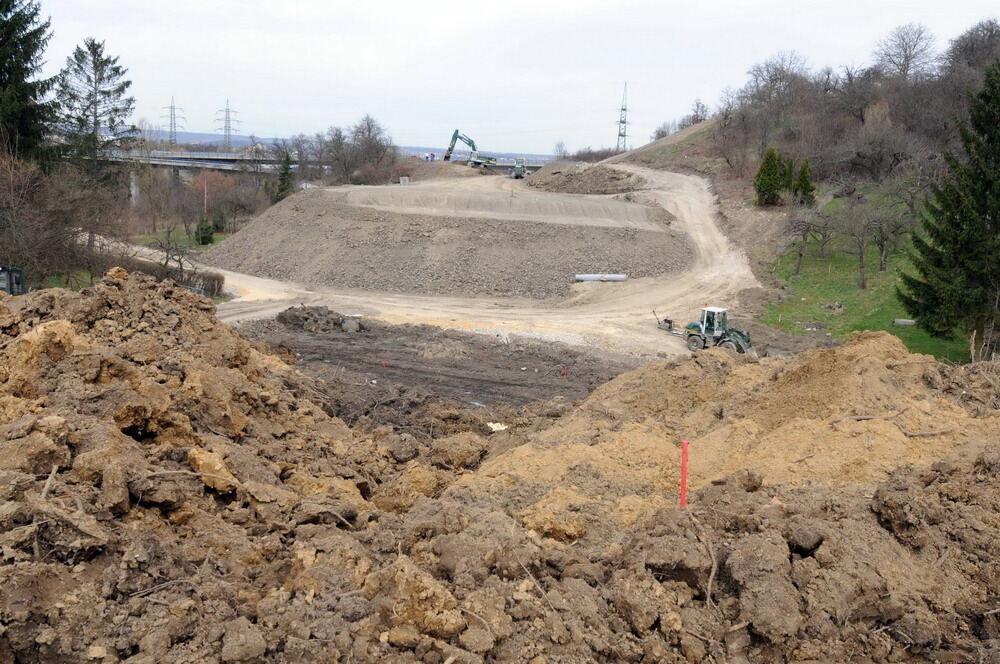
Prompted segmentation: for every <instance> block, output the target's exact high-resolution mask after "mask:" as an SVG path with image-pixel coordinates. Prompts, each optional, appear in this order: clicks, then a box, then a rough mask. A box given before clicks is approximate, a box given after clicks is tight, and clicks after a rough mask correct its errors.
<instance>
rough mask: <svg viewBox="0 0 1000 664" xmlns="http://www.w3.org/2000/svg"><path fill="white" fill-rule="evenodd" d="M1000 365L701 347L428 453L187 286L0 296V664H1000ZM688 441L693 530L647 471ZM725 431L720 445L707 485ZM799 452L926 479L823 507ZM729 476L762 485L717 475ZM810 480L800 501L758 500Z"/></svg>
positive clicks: (460, 435) (846, 492) (857, 493)
mask: <svg viewBox="0 0 1000 664" xmlns="http://www.w3.org/2000/svg"><path fill="white" fill-rule="evenodd" d="M333 334H342V333H339V332H334V333H333ZM343 336H349V335H346V334H344V335H343ZM353 336H362V335H353ZM995 373H996V369H995V368H994V367H992V366H991V365H981V366H980V367H979V368H977V369H976V370H958V369H953V368H950V367H946V366H944V365H939V364H937V363H936V362H934V361H933V360H931V359H930V358H924V357H920V356H912V355H909V354H907V353H906V352H905V351H904V350H903V349H902V347H901V346H900V345H899V343H898V342H897V341H895V340H894V339H893V338H891V337H888V336H887V335H862V336H859V337H858V338H856V339H855V340H854V341H853V342H852V343H851V344H848V345H846V346H844V347H840V348H836V349H832V350H824V351H813V352H810V353H806V354H803V356H801V357H800V358H798V359H796V360H794V361H790V362H764V363H747V362H743V361H740V360H738V359H734V358H732V357H730V356H728V355H725V354H722V353H719V352H714V351H712V352H704V353H700V354H699V355H698V356H697V357H696V358H694V359H689V360H685V361H683V362H675V363H671V364H663V363H660V364H656V365H651V366H649V367H646V368H644V369H640V370H638V371H636V372H633V373H631V374H628V375H626V376H623V377H622V378H619V379H617V380H615V381H612V382H611V383H609V384H608V385H607V386H605V387H604V388H602V389H601V390H598V392H596V393H595V394H594V395H593V396H592V397H591V398H590V399H588V400H587V401H586V402H585V403H584V404H583V406H582V408H580V409H579V410H578V411H576V410H574V409H571V408H562V409H558V410H557V411H554V412H548V413H545V414H542V413H540V412H536V413H534V414H533V413H532V412H531V411H524V412H523V413H521V414H520V416H519V417H520V418H521V419H520V420H518V421H508V422H505V423H503V424H505V425H508V428H507V429H502V428H501V427H498V426H492V427H491V426H488V423H487V422H482V423H481V424H480V425H479V426H476V425H475V424H474V423H473V422H472V421H471V420H469V421H466V424H465V425H463V426H462V427H453V428H451V429H450V430H447V431H444V432H442V434H441V435H435V436H433V437H432V439H429V440H420V439H416V438H415V437H414V436H412V435H409V434H408V433H406V432H405V431H401V430H393V429H392V428H389V427H384V428H381V429H377V430H375V431H371V432H367V433H363V434H362V433H360V432H358V431H356V430H352V429H350V428H349V427H347V426H346V425H345V424H344V423H343V422H342V421H340V420H338V419H336V418H333V417H331V416H329V415H328V414H327V413H325V412H324V410H323V409H322V408H321V407H320V405H319V403H318V401H319V399H320V398H321V397H322V395H321V393H319V392H318V391H316V389H315V388H316V385H315V384H314V383H313V382H312V381H310V380H309V379H307V378H305V377H303V376H302V375H300V374H298V373H297V372H296V371H294V370H292V369H291V368H289V367H288V366H287V365H285V364H284V363H283V362H281V361H279V360H277V359H276V358H273V357H270V356H267V355H265V354H263V353H261V352H259V351H258V350H257V349H256V348H255V347H254V346H253V345H252V344H251V343H250V342H248V341H246V340H245V339H243V338H242V337H240V336H239V335H238V334H236V333H234V332H232V331H231V330H229V329H227V328H226V327H224V326H222V325H220V324H219V323H218V322H217V321H216V320H215V319H214V316H213V308H212V305H211V303H210V302H209V301H208V300H206V299H204V298H201V297H198V296H195V295H193V294H191V293H189V292H187V291H185V290H184V289H181V288H178V287H176V286H173V285H172V284H169V283H156V282H154V281H152V280H151V279H148V278H145V277H141V276H136V275H126V274H125V273H124V272H122V271H112V272H111V273H109V275H108V276H107V277H106V278H105V279H104V280H103V281H102V282H101V283H99V284H98V285H97V286H95V287H93V288H91V289H88V290H87V291H85V292H83V293H82V294H73V293H69V292H65V291H41V292H38V293H34V294H31V295H29V296H27V297H24V298H19V299H17V300H11V299H10V298H3V299H0V496H2V502H0V588H3V592H2V593H0V660H2V661H17V662H32V663H33V662H51V661H98V662H104V661H107V662H116V661H128V662H132V663H135V664H146V663H152V662H161V661H165V662H180V661H221V662H263V661H268V662H315V661H326V660H330V661H357V662H375V661H395V662H414V663H415V662H435V663H439V664H440V663H441V662H446V661H447V662H453V663H475V664H479V663H482V662H485V661H499V662H514V661H518V662H535V664H540V663H541V662H567V663H574V664H575V663H577V662H579V663H581V664H582V663H583V662H595V661H596V662H622V661H626V662H653V661H668V662H671V661H673V662H681V661H687V662H710V661H714V662H719V661H733V662H761V663H763V662H773V661H859V662H861V661H928V662H930V661H954V662H958V661H995V659H996V657H997V655H998V650H1000V614H997V613H996V611H995V608H996V607H997V606H998V603H1000V567H998V566H997V563H996V561H997V560H998V556H1000V545H998V542H1000V537H998V535H1000V517H998V511H1000V504H998V502H997V496H1000V450H998V449H997V448H996V447H990V446H988V445H986V444H985V443H984V440H985V439H987V438H992V439H993V440H995V439H996V433H997V431H996V426H997V415H996V412H995V411H994V410H993V405H995V404H996V403H997V401H996V400H997V398H998V392H997V388H996V385H997V382H996V381H995V380H993V378H994V374H995ZM963 380H968V381H969V383H970V385H969V389H967V390H965V392H970V393H968V394H962V392H963V390H962V389H960V385H961V384H962V381H963ZM904 409H905V410H904ZM900 410H903V411H904V412H902V413H899V414H896V413H898V411H900ZM873 414H874V415H878V416H880V417H881V416H887V415H892V416H893V417H885V419H879V420H875V419H869V420H862V419H854V420H849V419H847V420H845V419H840V418H842V417H844V416H848V415H850V416H854V417H856V418H860V417H862V416H869V415H873ZM441 417H442V421H445V420H444V415H442V416H441ZM553 422H554V423H553ZM585 423H588V424H589V426H590V430H589V431H586V432H585V431H583V429H582V427H583V425H584V424H585ZM493 424H494V425H495V424H497V423H493ZM931 424H933V425H934V426H936V427H939V428H944V427H947V428H950V429H951V431H949V432H948V433H946V434H937V435H934V436H931V435H927V436H916V437H912V438H911V437H906V436H904V437H906V438H907V440H908V441H910V444H911V445H912V447H911V448H910V449H907V450H900V449H899V448H898V444H900V443H901V442H902V441H900V440H899V439H897V438H895V435H896V433H894V432H904V429H905V430H906V431H909V432H910V433H911V434H914V433H926V434H929V431H926V430H924V428H926V427H929V426H931ZM489 431H495V433H492V434H490V433H489ZM687 432H691V433H687ZM678 434H681V435H690V436H691V437H692V438H694V439H695V440H694V442H693V457H694V458H695V460H696V465H695V476H696V480H697V482H696V483H697V484H699V485H701V486H702V488H701V489H700V490H699V491H697V492H696V493H695V495H694V496H693V499H692V506H691V508H690V509H689V510H687V511H681V510H677V509H675V508H674V507H673V505H674V504H675V501H676V496H675V495H674V494H673V493H672V489H673V481H672V478H670V477H669V474H668V470H667V467H666V466H665V465H664V464H662V463H661V464H659V467H658V468H654V467H655V466H657V463H658V461H659V459H660V458H661V457H662V458H664V459H665V458H666V456H674V453H675V452H676V448H673V443H672V442H670V441H673V440H676V438H677V437H678ZM778 434H780V438H781V439H782V440H783V439H785V438H788V439H789V441H790V442H788V443H787V446H788V448H789V449H785V446H784V445H783V444H782V442H781V440H774V439H773V436H774V435H778ZM796 435H797V436H798V438H792V437H793V436H796ZM699 436H700V437H699ZM712 436H716V437H728V438H729V439H731V441H732V444H731V446H724V447H722V448H721V452H717V458H716V463H715V466H714V467H712V468H708V467H706V466H701V467H698V466H697V459H698V458H699V457H704V456H707V455H708V453H709V452H710V451H711V450H713V449H720V448H713V447H712V445H713V444H714V443H712V442H711V441H712ZM630 438H634V439H636V440H638V441H640V443H642V444H645V445H646V447H645V448H643V447H642V445H641V444H634V445H626V443H627V442H628V440H629V439H630ZM654 438H657V439H658V442H657V443H656V445H657V446H658V447H656V446H654V445H653V442H652V441H653V439H654ZM613 439H617V440H618V442H619V443H621V444H622V445H621V446H620V447H619V448H618V449H617V450H612V449H611V447H610V446H609V445H608V443H609V441H611V440H613ZM751 443H752V444H751ZM805 444H808V445H809V446H810V449H812V450H813V451H814V452H815V453H816V455H817V456H816V457H815V458H817V459H819V458H820V457H821V455H824V456H830V457H833V456H835V454H834V450H836V451H837V452H838V454H842V455H843V456H844V457H845V458H847V459H848V460H849V459H850V458H851V456H852V455H855V458H857V459H858V460H859V461H863V462H865V463H871V464H872V465H874V466H875V467H878V468H887V467H888V466H889V462H888V461H887V460H884V459H883V452H882V446H883V445H886V446H888V447H889V449H891V450H893V453H894V454H896V455H897V457H896V459H895V460H894V462H898V461H900V460H905V459H906V455H911V456H912V460H913V461H915V462H916V464H917V467H915V468H910V469H906V468H904V469H902V470H898V471H895V472H893V473H891V474H889V475H885V473H883V472H882V471H881V470H880V471H878V472H875V471H863V472H862V471H858V472H853V474H851V475H850V476H849V477H848V478H847V481H849V480H852V479H853V480H859V481H866V480H868V479H870V478H872V477H875V476H877V477H878V478H880V479H879V481H878V482H877V483H874V484H868V483H866V484H862V485H854V484H842V485H839V486H838V485H833V486H831V485H828V484H825V483H822V482H820V481H819V480H820V479H821V478H823V477H829V476H830V475H824V474H823V472H821V471H818V470H815V469H814V470H813V471H809V470H808V468H809V466H808V465H807V462H811V461H813V459H812V458H810V459H808V460H807V462H803V463H802V464H796V465H794V466H792V465H790V464H794V463H795V460H794V459H793V460H791V461H789V462H787V463H786V461H785V460H786V459H787V458H788V457H790V456H791V455H793V454H797V453H800V452H799V451H798V450H797V449H796V446H799V445H805ZM859 447H863V448H864V450H865V451H864V453H863V455H860V456H859V455H858V453H857V451H856V450H857V449H858V448H859ZM975 447H979V448H980V449H979V452H978V453H976V454H972V449H973V448H975ZM662 448H666V449H668V450H670V451H671V454H666V453H663V454H661V453H660V452H659V450H660V449H662ZM671 448H673V449H671ZM543 449H549V450H550V451H559V452H560V454H559V455H555V456H553V457H552V458H553V459H554V460H555V461H556V462H558V463H556V464H555V465H554V466H553V467H552V468H546V467H544V466H542V465H538V464H535V463H534V460H535V459H536V458H537V457H533V456H531V455H530V454H529V455H524V453H523V452H522V450H528V451H532V454H534V453H535V452H536V451H538V450H543ZM587 449H593V450H594V453H593V454H592V456H587V453H586V450H587ZM734 451H735V453H733V452H734ZM953 452H959V453H961V452H968V454H967V455H966V457H967V458H959V459H958V460H954V461H939V462H935V463H931V462H930V459H931V458H932V456H933V455H934V454H936V455H937V456H939V457H944V456H949V455H952V453H953ZM658 455H660V456H658ZM741 455H742V457H743V458H744V460H745V461H746V462H747V463H749V464H750V465H751V466H753V465H760V466H761V468H760V472H758V471H755V470H740V471H738V472H736V473H732V474H730V475H728V476H726V477H722V475H723V474H724V473H725V472H726V471H727V468H728V466H729V465H733V464H737V463H738V460H737V458H738V457H740V456H741ZM761 455H765V456H767V458H768V459H772V458H773V459H775V461H774V462H773V464H768V463H764V462H761V463H759V464H758V462H757V459H759V458H761ZM961 456H962V455H961V454H959V457H961ZM730 457H733V458H732V459H730ZM563 460H568V463H562V461H563ZM828 461H829V460H828ZM831 463H832V462H831ZM838 463H840V462H839V461H838ZM613 464H617V465H613ZM772 465H773V466H774V468H772V467H771V466H772ZM793 467H795V468H800V467H801V468H803V469H806V470H804V471H802V472H803V473H804V474H805V476H806V477H811V478H812V480H813V481H812V482H811V483H805V484H802V485H800V486H790V487H789V486H784V487H782V486H767V485H766V484H765V483H764V481H763V479H766V478H767V477H777V478H779V479H780V478H782V477H785V476H786V475H787V474H788V473H789V472H790V470H789V469H790V468H793ZM846 467H847V468H848V469H849V470H855V471H857V467H856V466H852V465H850V464H847V466H846ZM829 472H831V473H832V471H829ZM657 473H659V476H658V475H657ZM761 473H764V478H762V475H761ZM663 476H666V477H663ZM709 478H712V481H709Z"/></svg>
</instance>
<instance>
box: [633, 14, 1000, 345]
mask: <svg viewBox="0 0 1000 664" xmlns="http://www.w3.org/2000/svg"><path fill="white" fill-rule="evenodd" d="M998 59H1000V22H998V21H997V20H996V19H987V20H984V21H981V22H980V23H977V24H976V25H974V26H972V27H970V28H969V29H968V30H966V31H964V32H963V33H962V34H960V35H958V36H957V37H955V38H954V39H951V40H950V41H948V42H947V43H945V44H944V45H943V46H942V47H939V42H938V40H937V38H936V37H935V36H934V35H933V34H931V33H930V31H929V30H928V29H927V28H925V27H924V26H921V25H917V24H907V25H902V26H899V27H897V28H895V29H894V30H892V31H891V32H890V33H889V34H887V35H886V36H885V37H883V38H882V39H881V40H879V41H878V42H877V43H876V44H874V45H873V47H872V53H871V61H870V63H869V64H867V65H863V66H858V65H839V66H835V65H830V66H822V67H818V68H816V67H810V66H809V64H808V63H807V62H806V61H805V59H804V58H803V57H802V56H800V55H798V54H797V53H795V52H783V53H779V54H777V55H775V56H774V57H772V58H769V59H767V60H765V61H764V62H761V63H758V64H755V65H753V66H752V67H750V68H749V69H748V71H747V81H746V83H745V84H744V85H743V86H742V87H740V88H737V89H730V90H725V91H724V92H723V93H722V95H721V98H720V101H719V103H718V106H717V107H716V109H715V112H714V114H711V115H710V116H706V117H705V119H704V120H703V121H702V122H700V123H693V124H692V123H691V116H688V117H687V118H684V119H682V120H681V121H679V122H677V123H664V125H663V126H662V127H661V130H658V132H657V134H656V135H654V138H657V137H663V140H660V141H658V142H656V143H653V144H651V145H650V146H648V147H647V148H644V149H642V150H640V151H639V152H638V153H637V154H636V155H635V157H634V159H633V160H634V161H637V162H639V163H644V164H646V165H650V166H655V167H661V168H679V169H687V170H695V171H697V172H700V173H703V174H705V175H708V176H710V177H711V178H712V179H713V181H714V183H715V185H716V189H717V191H718V192H719V194H720V199H721V201H720V202H721V205H722V208H723V212H724V213H725V214H726V215H727V216H728V217H729V218H730V220H731V221H732V224H731V226H732V228H731V230H732V231H733V234H734V237H735V238H736V239H737V241H738V242H742V244H743V245H744V248H745V249H746V250H747V251H748V253H750V254H751V255H752V256H753V257H754V258H756V260H755V265H756V269H757V271H758V272H759V273H760V274H761V276H762V277H763V278H765V280H766V281H769V282H770V283H771V284H772V285H774V286H780V287H781V288H782V289H783V296H782V297H781V298H780V299H781V301H780V302H777V303H775V304H772V306H771V308H770V310H769V311H768V312H766V313H765V316H764V320H765V321H767V322H769V323H772V324H774V325H777V326H779V327H782V328H783V329H786V330H788V331H793V332H794V331H803V330H824V329H826V330H829V331H830V332H831V333H833V334H835V335H839V336H845V335H846V334H847V333H849V332H850V331H851V330H854V329H864V328H872V329H882V328H885V329H891V330H892V331H893V332H894V333H896V334H900V336H902V337H903V338H904V340H906V341H907V342H908V343H910V345H911V348H913V349H915V350H920V351H923V352H933V353H936V354H939V355H941V356H943V357H951V358H952V359H964V358H965V357H968V354H969V350H968V348H969V346H968V345H966V344H967V341H968V340H967V339H965V336H966V333H967V330H966V329H965V328H964V324H961V323H960V321H959V319H957V318H955V317H954V316H947V317H942V318H940V319H939V320H938V322H936V323H934V322H932V321H931V320H930V318H929V317H927V316H918V315H916V314H912V311H911V309H912V307H911V306H908V307H907V308H905V309H904V307H903V303H904V302H905V299H904V301H903V302H901V301H899V300H898V299H897V298H896V291H897V287H898V286H899V285H900V276H899V275H900V273H901V272H906V273H910V272H912V271H913V267H914V266H913V264H912V261H911V260H910V251H911V247H913V246H914V238H915V237H920V236H922V234H923V233H924V232H925V231H924V230H922V226H923V219H925V218H926V217H927V216H928V215H930V216H931V217H932V218H933V217H934V205H935V203H933V200H934V199H936V198H937V196H938V195H939V192H938V190H937V187H938V186H941V185H942V183H945V182H948V181H949V179H950V178H954V177H958V175H957V173H958V172H957V171H956V170H955V169H956V168H958V167H960V166H961V165H962V164H965V163H966V162H967V161H968V160H969V159H972V158H973V157H974V155H969V154H967V153H966V149H968V147H969V146H968V140H967V136H966V129H965V128H966V127H967V126H968V124H969V122H970V116H969V109H970V105H971V104H973V103H974V101H973V100H975V99H976V98H977V95H979V94H980V92H981V91H982V90H983V87H984V82H985V81H986V77H987V73H986V72H987V70H988V68H989V67H990V65H991V64H992V63H994V62H997V61H998ZM697 108H699V103H698V102H696V104H695V109H697ZM991 112H993V113H997V111H995V110H994V111H991ZM983 113H985V111H983ZM696 114H697V113H693V114H692V116H693V115H696ZM996 117H1000V116H993V118H994V119H993V121H994V123H996V122H997V120H996ZM682 125H683V126H682ZM675 129H680V133H676V132H675ZM983 140H986V141H987V143H988V144H989V145H990V146H992V147H990V148H989V149H990V150H995V149H996V147H995V145H996V143H995V140H996V139H995V138H992V137H986V138H984V139H983ZM949 155H955V157H951V156H949ZM929 199H931V201H932V202H931V203H930V204H929V203H928V201H929ZM751 220H752V221H751ZM743 226H745V228H744V227H743ZM741 233H742V237H741ZM920 242H921V241H920V240H919V239H917V240H916V248H917V249H918V250H919V248H920V247H921V246H922V245H921V244H920ZM953 260H958V259H957V258H953ZM918 263H919V258H918ZM851 273H853V274H851ZM833 281H836V282H837V283H843V285H844V287H845V288H846V291H844V292H842V293H838V292H837V291H833V290H830V289H829V288H828V285H829V284H830V283H832V282H833ZM853 289H857V291H860V293H855V292H853ZM994 308H995V307H994ZM910 314H912V315H914V316H915V317H916V318H917V320H918V322H919V323H920V325H921V329H915V328H908V329H904V328H891V327H889V326H891V324H892V320H893V319H894V318H902V317H904V316H908V315H910ZM945 320H946V321H948V322H947V323H942V322H941V321H945ZM945 328H946V329H945ZM949 338H950V339H951V340H952V341H948V339H949ZM979 343H980V350H982V343H983V339H982V333H981V334H980V341H979ZM993 345H995V344H993V343H992V342H991V347H992V346H993ZM963 348H964V350H962V349H963ZM973 354H974V355H975V353H973Z"/></svg>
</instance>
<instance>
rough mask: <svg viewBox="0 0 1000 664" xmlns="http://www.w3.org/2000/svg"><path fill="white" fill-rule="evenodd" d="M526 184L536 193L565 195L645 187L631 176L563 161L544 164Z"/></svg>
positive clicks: (612, 192) (608, 192)
mask: <svg viewBox="0 0 1000 664" xmlns="http://www.w3.org/2000/svg"><path fill="white" fill-rule="evenodd" d="M527 182H528V184H529V185H531V186H532V187H535V188H536V189H541V190H543V191H555V192H562V193H565V194H624V193H626V192H630V191H635V190H636V189H642V188H643V187H644V186H646V181H645V179H643V178H642V177H641V176H639V175H636V174H634V173H626V172H625V171H622V170H619V169H616V168H609V167H607V166H597V165H592V164H583V163H577V162H565V161H557V162H553V163H550V164H546V165H545V166H543V167H542V168H540V169H539V170H537V171H536V172H534V173H532V174H531V176H530V177H528V179H527Z"/></svg>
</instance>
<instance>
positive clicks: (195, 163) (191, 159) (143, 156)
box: [108, 150, 294, 172]
mask: <svg viewBox="0 0 1000 664" xmlns="http://www.w3.org/2000/svg"><path fill="white" fill-rule="evenodd" d="M108 158H109V159H111V160H114V161H131V162H138V163H142V164H150V165H152V166H162V167H165V168H183V169H209V170H213V171H263V172H272V171H274V170H276V169H275V165H276V164H277V163H278V161H279V160H278V159H277V158H276V157H272V156H270V155H260V154H253V153H250V152H182V151H180V150H111V151H109V152H108ZM293 163H294V161H293Z"/></svg>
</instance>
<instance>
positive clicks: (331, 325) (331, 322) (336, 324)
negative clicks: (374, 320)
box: [277, 306, 367, 334]
mask: <svg viewBox="0 0 1000 664" xmlns="http://www.w3.org/2000/svg"><path fill="white" fill-rule="evenodd" d="M277 320H278V322H279V323H281V324H282V325H284V326H286V327H290V328H293V329H296V330H303V331H304V332H311V333H313V334H329V333H331V332H348V333H352V334H353V333H357V332H363V331H365V329H366V327H367V326H366V324H365V323H363V322H362V321H361V319H360V317H358V316H344V315H343V314H338V313H337V312H336V311H331V310H330V308H329V307H306V306H300V307H292V308H290V309H285V310H284V311H282V312H281V313H279V314H278V315H277Z"/></svg>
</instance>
